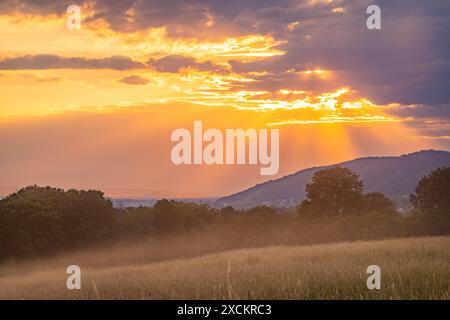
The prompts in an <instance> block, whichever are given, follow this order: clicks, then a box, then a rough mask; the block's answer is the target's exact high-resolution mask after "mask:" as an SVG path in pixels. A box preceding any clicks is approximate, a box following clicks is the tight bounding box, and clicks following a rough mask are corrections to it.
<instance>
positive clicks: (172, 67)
mask: <svg viewBox="0 0 450 320" xmlns="http://www.w3.org/2000/svg"><path fill="white" fill-rule="evenodd" d="M147 65H148V66H150V67H152V68H153V69H155V70H157V71H160V72H179V71H180V70H182V69H187V68H190V69H195V70H199V71H216V72H224V71H225V70H224V69H223V68H222V67H221V66H218V65H216V64H214V63H212V62H211V61H204V62H198V61H196V60H195V59H194V58H192V57H189V56H182V55H169V56H165V57H163V58H160V59H149V60H148V62H147Z"/></svg>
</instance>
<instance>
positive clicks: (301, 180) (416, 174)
mask: <svg viewBox="0 0 450 320" xmlns="http://www.w3.org/2000/svg"><path fill="white" fill-rule="evenodd" d="M336 166H342V167H347V168H349V169H351V170H352V171H355V172H356V173H358V174H359V176H360V178H361V179H362V180H363V181H364V192H382V193H384V194H385V195H387V196H388V197H390V198H391V199H393V200H394V201H395V202H396V203H397V205H398V206H399V207H405V206H407V205H408V198H409V195H410V194H411V193H412V192H413V191H414V189H415V188H416V186H417V183H418V182H419V180H420V178H422V177H423V176H425V175H428V174H429V173H430V172H431V171H433V170H434V169H436V168H439V167H443V166H450V152H448V151H436V150H423V151H418V152H414V153H410V154H405V155H402V156H399V157H366V158H358V159H354V160H351V161H346V162H342V163H338V164H334V165H329V166H322V167H313V168H308V169H304V170H300V171H298V172H296V173H293V174H290V175H287V176H284V177H282V178H279V179H277V180H271V181H267V182H264V183H261V184H258V185H256V186H254V187H252V188H249V189H247V190H244V191H241V192H238V193H235V194H232V195H230V196H226V197H223V198H220V199H218V200H217V206H226V205H230V206H233V207H234V208H237V209H243V208H250V207H254V206H257V205H264V204H265V205H272V206H277V207H290V206H295V205H296V204H298V203H299V202H301V201H302V200H303V199H305V186H306V184H307V183H308V182H310V180H311V178H312V176H313V174H314V173H315V172H316V171H319V170H323V169H326V168H332V167H336Z"/></svg>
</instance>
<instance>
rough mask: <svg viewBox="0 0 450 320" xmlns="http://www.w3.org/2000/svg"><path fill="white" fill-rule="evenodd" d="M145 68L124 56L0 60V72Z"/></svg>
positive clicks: (51, 55) (32, 56)
mask: <svg viewBox="0 0 450 320" xmlns="http://www.w3.org/2000/svg"><path fill="white" fill-rule="evenodd" d="M143 67H145V65H144V64H142V63H140V62H137V61H133V60H132V59H130V58H129V57H125V56H112V57H108V58H99V59H94V58H82V57H71V58H66V57H61V56H58V55H53V54H40V55H26V56H21V57H15V58H5V59H2V60H0V70H45V69H113V70H129V69H138V68H143Z"/></svg>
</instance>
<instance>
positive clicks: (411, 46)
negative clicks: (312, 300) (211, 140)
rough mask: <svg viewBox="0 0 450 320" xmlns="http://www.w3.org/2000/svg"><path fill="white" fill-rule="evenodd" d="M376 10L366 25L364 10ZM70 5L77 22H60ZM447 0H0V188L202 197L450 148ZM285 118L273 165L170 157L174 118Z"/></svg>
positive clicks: (186, 123) (253, 124) (185, 122)
mask: <svg viewBox="0 0 450 320" xmlns="http://www.w3.org/2000/svg"><path fill="white" fill-rule="evenodd" d="M370 4H377V5H379V6H380V8H381V17H382V29H381V30H368V29H367V27H366V19H367V17H368V14H367V13H366V8H367V7H368V6H369V5H370ZM69 5H79V6H80V7H81V16H82V22H81V30H69V29H68V28H67V26H66V20H67V18H68V14H66V9H67V7H68V6H69ZM449 39H450V1H446V0H442V1H441V0H433V1H416V0H389V1H387V0H386V1H375V0H370V1H365V0H362V1H353V0H305V1H300V0H295V1H293V0H286V1H284V0H272V1H266V0H226V1H225V0H220V1H219V0H164V1H159V0H155V1H144V0H122V1H119V0H116V1H113V0H110V1H108V0H84V1H83V0H79V1H75V0H71V1H65V0H63V1H48V0H3V1H1V2H0V97H1V100H0V101H1V104H0V194H5V193H8V192H11V191H14V190H16V189H17V188H20V187H24V186H26V185H30V184H38V185H51V186H56V187H62V188H72V187H74V188H95V189H101V190H103V191H105V192H106V193H107V194H108V195H112V196H130V197H162V196H166V197H204V196H220V195H226V194H229V193H232V192H236V191H240V190H242V189H243V188H247V187H250V186H252V185H254V184H256V183H261V182H263V181H266V180H267V179H274V178H277V177H281V176H284V175H286V174H290V173H293V172H295V171H297V170H300V169H303V168H306V167H309V166H317V165H324V164H331V163H335V162H340V161H344V160H350V159H353V158H356V157H362V156H382V155H400V154H403V153H407V152H413V151H417V150H421V149H444V150H449V149H450V41H449ZM194 120H202V121H203V125H204V127H205V128H219V129H221V130H225V129H226V128H244V129H247V128H256V129H257V128H278V129H280V148H281V152H280V171H279V173H278V174H277V175H276V176H272V177H267V176H261V175H260V174H259V166H251V165H240V166H238V165H228V166H227V165H215V166H207V165H197V166H175V165H174V164H172V162H171V160H170V150H171V148H172V147H173V145H174V143H173V142H171V141H170V134H171V132H172V131H173V130H174V129H177V128H187V129H189V130H192V127H193V122H194Z"/></svg>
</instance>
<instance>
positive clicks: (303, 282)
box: [0, 237, 450, 299]
mask: <svg viewBox="0 0 450 320" xmlns="http://www.w3.org/2000/svg"><path fill="white" fill-rule="evenodd" d="M102 254H108V253H107V252H103V253H102ZM74 263H75V262H74ZM77 264H78V265H79V266H80V267H81V270H82V288H81V290H68V289H67V288H66V278H67V276H68V275H67V274H66V273H65V267H62V266H61V267H57V268H56V267H55V268H54V269H51V270H44V271H37V272H29V273H26V274H17V273H16V274H7V273H3V275H2V276H0V299H449V298H450V237H433V238H414V239H399V240H382V241H360V242H352V243H339V244H326V245H314V246H299V247H269V248H261V249H247V250H236V251H229V252H224V253H220V254H212V255H206V256H202V257H198V258H191V259H180V260H170V261H165V262H158V263H148V264H137V265H133V264H130V262H124V265H122V266H114V267H107V268H105V267H102V268H96V267H92V266H90V267H83V263H82V260H79V261H78V263H77ZM373 264H375V265H378V266H380V268H381V289H380V290H368V289H367V287H366V280H367V277H368V276H369V275H368V274H366V269H367V267H368V266H369V265H373Z"/></svg>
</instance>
